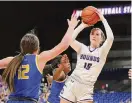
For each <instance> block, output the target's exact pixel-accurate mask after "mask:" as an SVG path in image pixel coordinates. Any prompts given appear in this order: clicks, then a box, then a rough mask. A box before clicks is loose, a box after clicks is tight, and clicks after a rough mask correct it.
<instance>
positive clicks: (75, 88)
mask: <svg viewBox="0 0 132 103" xmlns="http://www.w3.org/2000/svg"><path fill="white" fill-rule="evenodd" d="M60 98H63V99H65V100H67V101H69V102H71V103H74V102H81V101H93V86H89V85H86V84H81V83H80V82H78V81H77V80H75V79H73V78H72V77H69V78H68V80H67V81H66V83H65V85H64V87H63V89H62V91H61V93H60Z"/></svg>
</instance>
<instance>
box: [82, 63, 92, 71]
mask: <svg viewBox="0 0 132 103" xmlns="http://www.w3.org/2000/svg"><path fill="white" fill-rule="evenodd" d="M91 66H92V63H85V64H84V68H85V69H87V70H89V69H90V67H91Z"/></svg>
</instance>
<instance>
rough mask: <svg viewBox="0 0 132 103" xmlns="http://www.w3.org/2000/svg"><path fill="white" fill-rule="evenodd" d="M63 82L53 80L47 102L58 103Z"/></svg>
mask: <svg viewBox="0 0 132 103" xmlns="http://www.w3.org/2000/svg"><path fill="white" fill-rule="evenodd" d="M64 84H65V81H63V82H57V81H53V82H52V86H51V91H50V95H49V97H48V102H50V103H60V98H59V95H60V92H61V90H62V89H63V86H64Z"/></svg>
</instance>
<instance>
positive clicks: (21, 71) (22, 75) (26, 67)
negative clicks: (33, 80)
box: [18, 64, 29, 79]
mask: <svg viewBox="0 0 132 103" xmlns="http://www.w3.org/2000/svg"><path fill="white" fill-rule="evenodd" d="M28 72H29V65H28V64H27V65H22V66H21V68H20V69H19V70H18V79H29V76H27V75H26V73H28Z"/></svg>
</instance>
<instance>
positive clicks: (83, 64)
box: [71, 42, 111, 85]
mask: <svg viewBox="0 0 132 103" xmlns="http://www.w3.org/2000/svg"><path fill="white" fill-rule="evenodd" d="M80 45H81V49H80V52H79V53H78V54H77V64H76V68H75V70H74V71H73V73H72V75H71V77H73V78H75V79H77V80H78V81H80V82H81V83H84V84H91V85H94V83H95V82H96V80H97V78H98V76H99V74H100V72H101V70H102V68H103V66H104V64H105V61H106V57H107V54H108V52H109V49H110V47H111V43H110V45H109V46H107V45H108V43H107V42H106V43H104V45H103V46H102V47H100V48H96V49H94V50H90V46H86V45H84V44H82V43H80ZM106 47H107V48H106Z"/></svg>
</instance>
